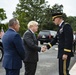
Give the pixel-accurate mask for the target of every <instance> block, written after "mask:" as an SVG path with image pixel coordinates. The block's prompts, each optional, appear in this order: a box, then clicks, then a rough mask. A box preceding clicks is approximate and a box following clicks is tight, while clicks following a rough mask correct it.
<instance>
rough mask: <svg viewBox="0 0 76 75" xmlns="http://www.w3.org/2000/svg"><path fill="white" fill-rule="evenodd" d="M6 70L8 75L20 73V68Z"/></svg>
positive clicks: (18, 74)
mask: <svg viewBox="0 0 76 75" xmlns="http://www.w3.org/2000/svg"><path fill="white" fill-rule="evenodd" d="M5 70H6V75H20V69H7V68H5Z"/></svg>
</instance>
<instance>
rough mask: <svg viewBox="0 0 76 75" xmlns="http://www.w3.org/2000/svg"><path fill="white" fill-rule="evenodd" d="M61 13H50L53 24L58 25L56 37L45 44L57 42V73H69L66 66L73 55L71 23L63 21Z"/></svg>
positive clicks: (60, 74) (51, 44)
mask: <svg viewBox="0 0 76 75" xmlns="http://www.w3.org/2000/svg"><path fill="white" fill-rule="evenodd" d="M62 15H63V13H54V14H53V15H52V20H53V22H54V23H55V25H58V26H59V29H58V31H57V35H56V37H55V38H54V39H53V40H52V41H51V42H50V44H48V45H47V48H48V49H49V48H51V47H52V46H53V45H54V44H56V42H58V59H59V60H58V61H59V75H70V74H69V70H68V68H69V65H70V60H71V57H72V56H73V52H72V44H73V31H72V28H71V25H69V24H68V23H65V22H64V20H63V18H62Z"/></svg>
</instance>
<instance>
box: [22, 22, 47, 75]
mask: <svg viewBox="0 0 76 75" xmlns="http://www.w3.org/2000/svg"><path fill="white" fill-rule="evenodd" d="M37 31H38V23H37V22H36V21H30V22H29V23H28V30H27V31H26V32H25V33H24V35H23V42H24V48H25V59H24V65H25V75H35V72H36V67H37V62H38V52H40V51H42V52H44V51H45V50H46V47H45V46H42V47H39V46H38V41H37V39H36V36H35V32H37Z"/></svg>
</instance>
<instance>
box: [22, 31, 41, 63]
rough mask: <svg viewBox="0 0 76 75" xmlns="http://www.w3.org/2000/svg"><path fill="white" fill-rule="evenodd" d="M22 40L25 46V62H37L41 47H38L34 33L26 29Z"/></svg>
mask: <svg viewBox="0 0 76 75" xmlns="http://www.w3.org/2000/svg"><path fill="white" fill-rule="evenodd" d="M23 42H24V48H25V60H24V61H25V62H37V61H38V52H39V51H40V50H41V47H38V41H37V39H36V37H35V36H34V34H33V33H32V32H31V31H30V30H27V31H26V32H25V33H24V35H23Z"/></svg>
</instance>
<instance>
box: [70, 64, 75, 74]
mask: <svg viewBox="0 0 76 75" xmlns="http://www.w3.org/2000/svg"><path fill="white" fill-rule="evenodd" d="M70 75H76V63H75V64H74V66H73V67H72V68H71V70H70Z"/></svg>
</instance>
